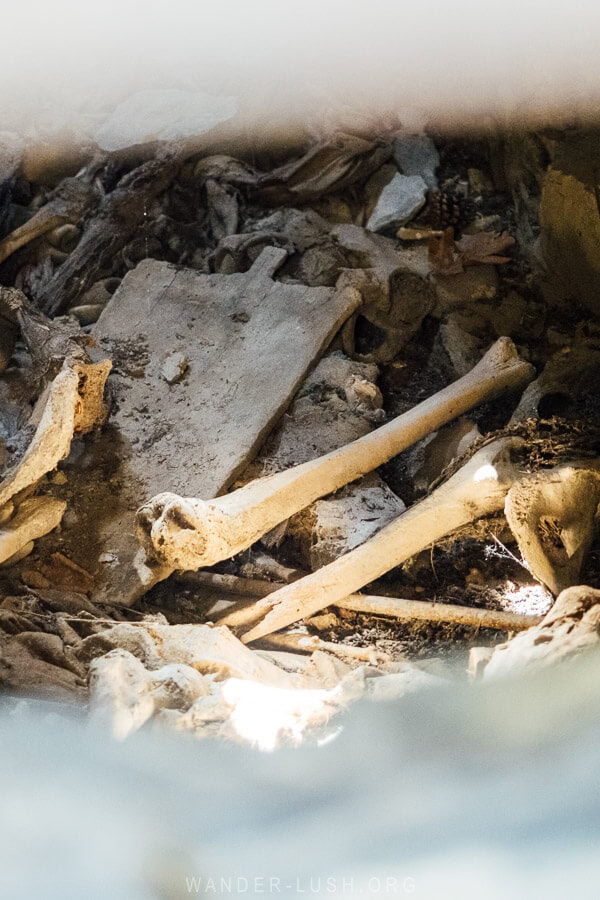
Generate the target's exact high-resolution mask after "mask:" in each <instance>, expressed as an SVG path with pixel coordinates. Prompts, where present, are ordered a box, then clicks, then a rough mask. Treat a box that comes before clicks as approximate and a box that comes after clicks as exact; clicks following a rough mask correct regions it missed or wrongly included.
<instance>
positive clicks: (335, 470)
mask: <svg viewBox="0 0 600 900" xmlns="http://www.w3.org/2000/svg"><path fill="white" fill-rule="evenodd" d="M532 377H533V367H532V366H530V365H529V363H526V362H523V361H522V360H521V359H519V357H518V354H517V351H516V349H515V346H514V344H513V342H512V341H511V340H510V339H509V338H500V339H499V340H498V341H496V343H495V344H494V345H493V346H492V347H491V348H490V349H489V350H488V352H487V353H486V354H485V356H484V357H483V358H482V359H481V360H480V362H479V363H478V364H477V365H476V366H475V367H474V368H473V369H472V370H471V371H470V372H469V373H467V375H465V376H463V377H462V378H460V379H459V380H458V381H456V382H454V383H453V384H451V385H449V386H448V387H446V388H444V389H443V390H442V391H439V392H438V393H437V394H434V396H433V397H430V398H428V399H427V400H424V401H423V402H422V403H420V404H418V406H415V407H414V408H413V409H411V410H409V411H408V412H406V413H404V414H403V415H401V416H398V417H397V418H396V419H393V420H392V421H391V422H389V423H388V424H387V425H384V426H382V427H381V428H378V429H377V430H376V431H373V432H371V433H370V434H367V435H365V436H364V437H362V438H359V439H358V440H356V441H353V442H352V443H351V444H347V445H346V446H345V447H342V448H340V449H339V450H334V451H333V452H331V453H328V454H327V455H326V456H323V457H320V458H319V459H315V460H312V461H310V462H307V463H303V464H302V465H299V466H295V467H294V468H292V469H288V470H287V471H284V472H278V473H276V474H275V475H270V476H267V477H266V478H260V479H258V480H257V481H254V482H251V483H250V484H248V485H246V486H245V487H243V488H240V489H239V490H237V491H233V492H232V493H230V494H226V495H225V496H223V497H219V498H217V499H216V500H211V501H210V502H204V501H203V500H199V499H196V498H193V497H192V498H182V497H179V496H177V495H176V494H170V493H163V494H157V495H156V496H155V497H153V498H152V499H151V500H150V501H148V503H146V504H145V505H144V506H142V507H141V509H140V510H139V511H138V537H139V540H140V542H141V543H142V546H143V547H144V549H145V551H146V553H147V554H148V556H149V557H150V558H154V559H157V560H159V561H160V562H161V563H163V564H166V565H169V566H171V567H172V568H173V569H198V568H200V567H201V566H210V565H214V564H215V563H217V562H219V561H220V560H222V559H227V558H229V557H231V556H234V555H235V554H236V553H240V552H241V551H242V550H245V549H246V548H248V547H250V545H251V544H253V543H254V542H255V541H257V540H258V539H259V538H260V537H262V535H264V534H266V533H267V532H268V531H270V530H271V529H273V528H274V527H275V526H276V525H278V524H279V523H280V522H283V521H285V519H288V518H289V517H290V516H292V515H294V514H295V513H297V512H298V511H299V510H301V509H304V508H305V507H306V506H309V504H311V503H312V502H313V501H314V500H316V499H317V498H318V497H323V496H324V495H326V494H330V493H332V492H333V491H336V490H338V489H339V488H340V487H342V486H343V485H345V484H349V483H350V482H351V481H354V480H355V479H356V478H359V477H360V476H361V475H364V474H365V473H366V472H371V471H372V470H373V469H376V468H377V467H378V466H380V465H382V464H383V463H385V462H387V461H388V460H389V459H391V458H392V457H393V456H395V455H396V454H397V453H400V452H401V451H402V450H405V449H406V447H409V446H410V445H411V444H414V443H415V442H416V441H418V440H420V439H421V438H423V437H425V436H426V435H427V434H430V433H431V432H432V431H435V430H437V429H438V428H440V427H441V426H442V425H444V424H445V423H446V422H449V421H451V420H452V419H454V418H456V417H457V416H459V415H462V413H464V412H466V411H467V410H469V409H472V408H473V407H474V406H477V405H478V404H479V403H481V402H482V401H483V400H486V399H488V398H489V397H491V396H493V395H495V394H497V393H500V392H501V391H505V390H510V389H515V388H518V387H520V386H522V385H524V384H526V383H527V382H528V381H530V380H531V378H532Z"/></svg>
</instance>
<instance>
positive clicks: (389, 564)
mask: <svg viewBox="0 0 600 900" xmlns="http://www.w3.org/2000/svg"><path fill="white" fill-rule="evenodd" d="M523 445H524V441H522V440H521V439H520V438H501V439H499V440H497V441H494V442H493V443H491V444H488V446H487V447H483V448H482V449H481V450H479V451H478V452H477V453H475V455H474V456H473V457H472V459H470V460H469V462H468V463H466V465H464V466H463V467H462V468H461V469H459V471H458V472H456V473H455V474H454V475H453V476H452V477H451V478H449V479H448V481H447V482H446V483H445V484H443V485H441V486H440V487H439V488H437V489H436V490H435V491H433V493H432V494H430V496H429V497H426V498H425V499H424V500H421V501H420V502H419V503H416V504H415V505H414V506H412V507H411V508H410V509H409V510H407V512H405V513H403V514H402V515H401V516H399V517H398V518H397V519H394V521H393V522H390V523H389V525H386V526H385V527H384V528H382V529H381V531H379V532H378V533H377V534H376V535H374V536H373V537H371V538H369V539H368V540H367V541H365V543H364V544H361V545H360V546H359V547H356V548H355V549H354V550H351V551H350V552H349V553H346V554H344V556H340V557H339V559H336V560H335V562H332V563H330V564H329V565H328V566H324V567H323V568H322V569H319V570H318V571H316V572H313V573H312V574H310V575H307V576H305V577H304V578H300V579H299V580H298V581H294V582H292V584H288V585H286V586H285V587H283V588H280V590H278V591H275V592H274V593H272V594H269V595H268V596H267V597H265V598H264V599H263V600H260V601H259V602H258V603H257V604H256V606H255V609H254V611H255V614H256V617H255V621H256V619H258V620H259V621H258V623H257V624H254V626H253V627H251V628H250V629H249V630H248V631H246V633H245V634H244V635H243V637H242V640H243V641H244V643H249V642H250V641H255V640H257V639H258V638H261V637H264V636H265V635H267V634H272V633H273V632H274V631H278V630H279V629H281V628H285V627H286V626H287V625H291V624H292V623H293V622H297V621H298V620H299V619H303V618H305V617H306V616H310V615H313V614H314V613H316V612H318V611H319V610H321V609H324V608H325V607H326V606H330V605H332V604H337V603H339V602H340V601H341V600H343V598H344V597H346V596H347V595H348V594H352V593H353V592H354V591H357V590H359V589H360V588H361V587H364V585H365V584H369V583H370V582H371V581H374V580H375V579H376V578H380V577H381V575H384V574H385V573H386V572H389V571H390V569H393V568H395V567H396V566H398V565H400V563H402V562H404V561H405V560H407V559H408V558H409V557H411V556H413V555H414V554H415V553H419V552H420V551H421V550H424V549H425V548H426V547H428V546H429V545H430V544H432V543H434V542H435V541H437V540H439V539H440V538H442V537H444V536H445V535H447V534H449V533H450V532H452V531H455V530H456V529H457V528H461V527H462V526H464V525H467V524H468V523H469V522H472V521H474V520H475V519H478V518H480V517H481V516H485V515H489V514H490V513H493V512H496V511H497V510H499V509H502V508H503V506H504V499H505V497H506V494H507V492H508V490H509V488H510V487H511V485H512V484H513V482H514V481H515V480H516V479H517V478H518V471H517V469H516V467H515V465H514V464H513V463H512V462H511V451H512V450H515V449H517V448H518V447H522V446H523ZM226 620H227V617H225V618H223V619H221V621H220V624H222V623H224V622H226Z"/></svg>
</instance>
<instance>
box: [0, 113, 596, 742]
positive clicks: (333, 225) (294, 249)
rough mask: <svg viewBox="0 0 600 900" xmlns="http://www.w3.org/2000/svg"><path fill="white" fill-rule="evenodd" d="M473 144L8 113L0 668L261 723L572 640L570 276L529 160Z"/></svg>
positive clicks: (587, 525)
mask: <svg viewBox="0 0 600 900" xmlns="http://www.w3.org/2000/svg"><path fill="white" fill-rule="evenodd" d="M527 140H529V141H530V142H531V143H530V145H527V148H528V155H527V159H528V161H529V163H530V160H531V147H532V146H533V147H534V148H538V145H539V142H540V140H541V139H540V138H539V136H536V135H533V136H531V137H530V138H527V139H524V141H523V142H524V144H527ZM436 143H437V146H436ZM482 146H485V142H482V141H480V142H478V143H473V145H472V147H471V148H470V149H471V151H472V152H473V154H475V155H476V157H477V159H476V161H470V164H465V163H464V159H465V153H466V152H467V151H468V150H469V148H468V147H467V148H465V147H464V146H461V147H460V153H459V152H458V150H457V145H456V144H454V143H453V142H452V141H449V140H447V139H446V140H441V139H440V140H438V141H437V142H434V140H433V139H432V138H431V137H430V136H429V135H427V134H424V133H422V134H406V133H404V132H402V130H401V129H398V130H397V131H395V132H394V133H392V134H391V133H389V131H388V133H386V135H385V136H384V137H376V138H373V137H366V136H365V135H364V134H361V135H360V136H359V135H356V134H346V133H344V134H340V133H337V134H334V135H332V136H330V137H328V138H327V139H326V140H323V141H321V142H317V143H310V142H307V145H306V146H304V147H300V146H294V147H293V148H288V150H287V151H286V152H287V157H286V158H285V159H283V160H282V159H281V158H279V159H277V160H276V159H274V158H269V155H268V153H266V152H265V149H264V148H262V152H261V154H260V158H261V160H262V162H261V166H260V167H259V166H258V165H257V163H256V159H255V156H256V154H255V152H254V151H255V149H256V148H252V147H249V148H247V152H246V153H245V154H243V155H239V156H236V157H234V156H229V155H224V154H223V153H219V154H218V155H217V154H216V153H215V152H214V148H212V147H211V146H210V140H207V138H206V136H205V137H204V139H203V141H202V142H200V141H198V140H192V139H188V140H185V141H181V142H178V143H163V144H159V145H158V149H157V145H153V146H152V147H145V146H142V147H139V146H138V147H135V148H128V149H127V152H124V151H123V148H117V149H112V148H109V149H102V150H101V149H100V148H99V147H98V146H93V145H90V144H89V143H88V144H86V145H85V146H81V147H78V148H75V150H76V151H77V152H75V150H73V153H72V158H70V159H67V160H63V161H62V167H61V166H60V165H57V162H56V160H50V161H47V163H46V165H45V166H44V165H41V164H39V165H38V166H37V168H35V169H32V167H31V160H30V159H29V158H28V157H26V156H25V155H24V154H23V155H21V156H20V155H19V154H18V153H16V152H15V150H14V144H13V145H11V147H12V149H11V153H10V154H8V151H7V153H5V166H4V174H3V178H4V180H3V190H2V194H1V197H2V204H3V207H2V211H1V212H2V216H1V221H2V224H3V228H4V236H3V237H2V240H1V241H0V279H1V281H2V284H3V285H4V286H3V287H2V288H1V289H0V321H1V324H2V333H1V335H0V337H1V345H0V351H1V355H0V362H1V363H2V375H1V377H0V392H1V395H2V411H1V417H0V459H1V461H2V463H3V466H4V472H3V477H2V481H1V482H0V521H1V522H2V526H1V531H0V563H1V564H2V570H1V576H0V579H1V580H0V587H1V590H2V602H1V603H0V629H1V631H0V650H1V654H2V660H1V663H0V678H1V680H2V684H3V685H4V687H5V689H6V690H8V691H10V692H13V693H25V694H43V695H44V696H46V697H47V698H50V699H60V700H61V701H69V702H71V701H75V702H78V701H79V700H81V699H83V698H85V697H86V696H88V697H89V700H90V703H91V708H92V711H93V712H94V714H96V715H97V716H98V717H99V718H101V719H102V720H105V721H108V723H109V725H110V728H111V729H112V732H113V733H114V734H115V735H117V736H120V737H123V736H125V735H127V734H128V733H130V732H131V731H133V730H135V729H137V728H139V727H140V726H141V725H142V724H144V723H145V722H147V721H149V720H151V721H152V722H155V723H167V724H169V725H172V726H174V727H175V728H179V729H186V730H191V731H193V732H194V733H195V734H197V735H198V736H201V737H202V736H208V735H211V736H214V735H219V736H225V737H228V738H232V739H238V740H243V741H249V742H252V743H258V744H259V745H261V746H265V747H273V746H276V745H277V744H278V743H280V742H282V741H291V742H293V743H294V742H295V743H297V742H300V741H301V740H303V739H304V735H305V734H306V733H311V732H315V733H319V734H320V733H321V731H322V729H323V728H325V727H326V725H327V722H328V721H329V719H330V718H331V717H332V716H333V715H334V713H336V712H337V711H338V710H339V709H341V708H343V707H345V706H346V705H347V704H348V703H350V702H351V701H353V700H355V699H357V698H358V697H361V696H365V695H366V696H372V697H375V698H384V697H392V696H399V695H402V694H403V693H406V692H407V691H412V690H415V689H418V688H421V687H423V686H426V685H427V686H431V685H434V684H436V683H438V682H439V681H440V680H443V679H448V678H450V677H452V670H451V668H450V667H449V665H448V664H446V663H445V662H444V660H443V659H441V658H440V652H441V650H442V651H443V650H445V651H452V649H453V648H456V647H460V649H461V652H464V651H465V650H466V649H471V669H472V671H473V672H475V673H481V672H487V673H488V674H493V673H494V672H496V671H504V670H506V669H509V668H511V663H510V660H512V659H514V660H518V661H519V663H522V662H523V661H524V660H525V661H527V660H529V659H531V660H532V661H534V662H537V663H541V662H543V663H544V664H546V663H547V662H549V661H552V660H553V659H562V658H564V657H565V656H570V655H572V654H573V653H577V652H580V650H581V649H582V648H583V647H585V646H588V645H589V644H590V643H594V641H595V637H594V635H595V634H596V632H595V631H594V621H595V619H594V609H595V603H596V593H595V591H594V585H593V582H594V578H595V577H597V575H598V573H597V570H596V569H595V564H596V563H595V561H596V549H595V545H594V539H595V526H596V520H597V511H598V504H599V502H600V464H599V461H598V429H597V426H596V424H595V417H596V415H597V389H596V388H597V385H596V382H597V378H598V375H597V372H598V358H599V356H600V349H599V346H598V325H597V323H596V321H595V319H594V314H595V313H597V310H595V309H594V307H593V305H592V306H591V307H590V311H589V312H588V313H586V314H585V315H584V314H583V312H582V310H583V308H584V304H585V302H586V298H585V297H582V303H581V305H580V306H573V304H572V303H571V305H570V306H568V307H567V306H565V304H564V303H563V299H564V298H562V297H560V296H557V288H556V281H555V282H554V283H553V290H552V291H549V290H548V289H547V283H546V282H545V281H544V277H545V276H546V275H547V267H546V268H545V269H543V270H540V269H539V268H536V261H538V263H537V264H538V265H539V256H540V246H541V247H542V250H543V248H544V246H547V235H548V234H549V233H550V232H551V231H552V224H553V221H554V220H553V216H555V217H556V216H558V215H559V213H560V210H557V207H556V202H557V201H556V198H555V196H554V194H553V193H552V191H553V186H554V185H555V182H556V179H557V177H558V175H557V170H556V168H553V163H552V162H550V163H548V161H547V159H546V160H545V162H543V163H542V162H541V161H540V163H539V166H540V168H539V171H538V172H537V173H536V174H537V176H538V177H537V181H536V180H534V181H533V182H532V179H531V177H530V175H531V173H530V171H529V169H528V170H527V171H525V168H522V169H520V168H519V165H518V159H517V160H516V161H515V159H514V158H513V157H510V153H511V152H513V153H514V148H513V150H511V146H512V145H511V144H510V141H507V144H506V147H507V148H508V149H506V154H505V157H504V159H505V161H509V162H510V163H511V165H510V166H509V165H508V162H507V165H506V167H505V168H506V171H504V172H503V173H499V164H498V159H497V155H496V156H494V154H493V153H492V152H491V150H490V151H489V152H488V153H487V155H486V153H485V152H484V150H482ZM221 149H222V147H221ZM488 149H489V148H488ZM440 151H441V156H440ZM563 152H564V150H563ZM281 153H282V150H281V148H279V149H278V154H279V156H280V157H281ZM555 158H556V160H558V159H560V158H561V156H560V154H559V152H558V151H556V155H555ZM540 159H541V156H540ZM529 163H528V164H529ZM544 166H545V167H546V168H544ZM507 172H508V173H509V175H507ZM509 176H510V177H509ZM502 191H504V192H505V193H504V194H503V195H502V194H501V192H502ZM511 192H512V195H511ZM518 198H520V201H519V202H517V200H518ZM523 198H526V200H527V202H524V199H523ZM513 201H514V202H513ZM552 204H554V205H552ZM540 225H541V227H542V240H541V242H540V241H538V240H537V232H538V230H539V228H540ZM534 238H536V240H535V241H534ZM545 240H546V244H545V243H544V241H545ZM552 261H553V264H554V265H557V264H558V262H559V260H558V259H557V256H554V257H553V260H552ZM569 264H572V259H569ZM109 372H110V374H109ZM105 382H106V386H105ZM105 387H106V389H105ZM75 438H78V439H79V440H75ZM436 553H437V563H436V560H435V559H434V556H435V554H436ZM586 566H587V569H586V568H585V567H586ZM584 575H585V577H586V578H587V580H588V581H589V582H591V583H592V585H593V586H592V587H590V588H583V587H580V586H579V587H577V590H576V591H575V593H573V590H574V586H578V585H580V582H581V580H582V578H583V577H584ZM565 589H571V592H569V591H568V590H567V591H566V592H565ZM561 592H563V593H561ZM559 594H560V601H559V602H558V603H557V605H556V606H555V607H554V608H553V609H552V610H551V611H550V612H549V613H548V615H547V616H546V619H544V621H543V622H542V620H541V613H543V612H547V611H548V609H549V608H550V607H551V606H552V602H553V597H555V596H557V595H559ZM457 600H458V601H459V602H456V601H457ZM557 609H558V610H560V615H558V613H557V612H556V610H557ZM569 617H572V620H573V623H575V624H573V628H574V629H575V632H573V629H570V628H569V627H566V626H565V621H570V619H569ZM415 623H416V624H415ZM424 628H426V629H427V634H429V635H430V636H431V637H432V638H433V639H434V640H432V641H431V642H430V643H429V644H428V643H427V641H423V639H422V634H423V629H424ZM419 629H421V631H419ZM528 629H529V630H528ZM536 629H542V633H543V635H544V637H543V642H544V643H545V644H547V646H548V648H552V649H551V652H550V650H549V652H547V653H544V654H540V653H539V651H537V650H534V649H533V648H535V647H536V646H537V643H536V639H535V638H530V637H528V636H530V635H535V634H536V633H537V631H536ZM521 631H524V632H525V634H524V635H523V637H522V638H519V639H518V641H519V642H520V643H517V639H515V640H514V641H511V640H509V641H508V643H507V644H506V645H501V646H500V647H498V649H497V650H494V649H493V648H494V646H495V645H496V644H497V643H498V641H500V640H502V639H503V638H506V637H507V636H509V637H510V636H511V635H512V634H514V633H516V632H521ZM574 633H576V634H577V635H578V637H577V638H576V639H575V638H574V637H573V634H574ZM411 635H412V637H414V638H415V640H414V641H412V643H411ZM419 635H421V638H420V639H417V636H419ZM540 640H542V639H540ZM565 641H566V642H567V643H565ZM513 646H514V648H515V649H514V651H513V650H512V649H511V648H512V647H513ZM507 648H508V649H507ZM517 648H519V649H517ZM442 655H443V653H442ZM464 661H465V662H466V657H465V660H464ZM515 664H516V663H515ZM265 708H268V709H269V710H271V711H272V715H271V717H270V718H269V719H268V721H258V719H259V718H260V717H258V716H257V710H258V709H263V710H264V709H265ZM267 718H268V717H267Z"/></svg>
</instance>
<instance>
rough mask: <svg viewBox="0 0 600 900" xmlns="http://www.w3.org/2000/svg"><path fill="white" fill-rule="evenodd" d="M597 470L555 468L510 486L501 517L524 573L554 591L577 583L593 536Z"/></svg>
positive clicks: (599, 490) (599, 489)
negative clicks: (524, 566) (523, 564)
mask: <svg viewBox="0 0 600 900" xmlns="http://www.w3.org/2000/svg"><path fill="white" fill-rule="evenodd" d="M598 503H600V471H599V470H598V469H591V468H583V467H578V466H577V467H576V466H559V467H557V468H555V469H550V470H546V471H542V472H537V473H536V474H535V475H532V476H530V477H528V478H524V479H523V480H522V481H520V482H518V483H517V484H515V485H513V487H512V488H511V489H510V491H509V492H508V495H507V497H506V504H505V513H506V518H507V521H508V524H509V525H510V528H511V531H512V533H513V534H514V536H515V538H516V541H517V543H518V545H519V549H520V551H521V553H522V554H523V557H524V559H525V561H526V562H527V565H528V567H529V571H530V572H531V573H532V575H534V576H535V578H537V579H538V580H539V581H541V582H542V584H545V585H546V587H547V588H548V589H549V590H550V591H551V592H552V593H553V594H559V593H560V592H561V591H562V590H564V589H565V588H567V587H571V585H574V584H577V583H578V581H579V572H580V570H581V565H582V563H583V560H584V557H585V555H586V553H587V551H588V550H589V548H590V545H591V543H592V539H593V536H594V520H595V517H596V512H597V509H598Z"/></svg>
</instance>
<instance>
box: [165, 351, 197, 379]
mask: <svg viewBox="0 0 600 900" xmlns="http://www.w3.org/2000/svg"><path fill="white" fill-rule="evenodd" d="M189 365H190V361H189V359H188V358H187V356H186V355H185V353H181V352H178V351H175V352H174V353H170V354H169V356H167V358H166V359H165V361H164V363H163V366H162V369H161V370H160V374H161V375H162V377H163V378H164V379H165V381H166V382H167V384H175V383H176V382H178V381H181V379H182V378H183V376H184V375H185V373H186V372H187V370H188V368H189Z"/></svg>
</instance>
